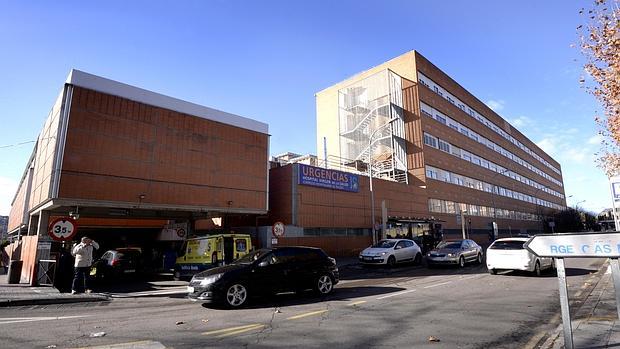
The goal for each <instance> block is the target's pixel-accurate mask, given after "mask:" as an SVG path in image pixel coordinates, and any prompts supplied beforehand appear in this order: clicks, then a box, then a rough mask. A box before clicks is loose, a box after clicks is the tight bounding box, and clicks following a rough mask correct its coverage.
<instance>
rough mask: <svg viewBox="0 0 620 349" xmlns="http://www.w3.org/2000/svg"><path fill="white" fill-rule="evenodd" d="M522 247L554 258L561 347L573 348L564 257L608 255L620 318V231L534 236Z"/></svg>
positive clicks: (539, 254) (603, 256) (536, 253)
mask: <svg viewBox="0 0 620 349" xmlns="http://www.w3.org/2000/svg"><path fill="white" fill-rule="evenodd" d="M524 246H525V248H527V250H528V251H530V252H532V253H534V254H535V255H537V256H539V257H553V258H555V266H556V270H557V272H558V288H559V291H560V308H561V313H562V327H563V329H564V347H565V348H566V349H573V348H574V347H573V328H572V325H571V320H570V306H569V300H568V285H567V283H566V269H565V267H564V258H574V257H598V258H607V257H609V258H610V261H609V263H610V266H611V274H612V277H613V280H614V288H615V290H616V308H617V311H618V318H620V306H618V305H620V267H619V266H618V257H620V233H617V232H616V233H596V234H594V233H592V234H590V233H572V234H553V235H536V236H534V237H533V238H531V239H530V240H528V241H527V242H526V243H525V245H524Z"/></svg>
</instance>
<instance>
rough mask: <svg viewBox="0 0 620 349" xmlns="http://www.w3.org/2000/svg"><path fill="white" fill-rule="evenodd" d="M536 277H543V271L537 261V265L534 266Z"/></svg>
mask: <svg viewBox="0 0 620 349" xmlns="http://www.w3.org/2000/svg"><path fill="white" fill-rule="evenodd" d="M534 275H536V276H541V275H542V270H540V262H539V261H536V265H534Z"/></svg>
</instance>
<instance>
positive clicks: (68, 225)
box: [47, 217, 77, 241]
mask: <svg viewBox="0 0 620 349" xmlns="http://www.w3.org/2000/svg"><path fill="white" fill-rule="evenodd" d="M47 233H48V234H49V236H50V237H51V238H52V239H53V240H56V241H68V240H71V239H73V237H74V236H75V234H76V233H77V222H76V221H75V220H74V219H73V218H69V217H60V218H56V219H54V220H53V221H52V223H50V225H49V228H48V231H47Z"/></svg>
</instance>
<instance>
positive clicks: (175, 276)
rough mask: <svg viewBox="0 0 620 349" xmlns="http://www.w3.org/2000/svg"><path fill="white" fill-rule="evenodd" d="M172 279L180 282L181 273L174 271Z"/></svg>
mask: <svg viewBox="0 0 620 349" xmlns="http://www.w3.org/2000/svg"><path fill="white" fill-rule="evenodd" d="M172 278H173V279H174V281H180V280H181V272H180V271H175V272H174V275H173V276H172Z"/></svg>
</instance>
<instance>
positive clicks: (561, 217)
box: [545, 207, 598, 233]
mask: <svg viewBox="0 0 620 349" xmlns="http://www.w3.org/2000/svg"><path fill="white" fill-rule="evenodd" d="M550 221H553V222H555V228H554V229H553V231H554V232H556V233H568V232H579V231H594V230H597V229H598V227H597V224H596V216H594V214H592V213H591V212H588V211H585V210H583V209H581V208H572V207H568V208H566V209H565V210H562V211H558V212H556V213H555V214H554V215H553V216H552V217H551V218H550ZM550 230H551V229H550V228H548V224H545V232H546V233H550V232H551V231H550Z"/></svg>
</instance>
